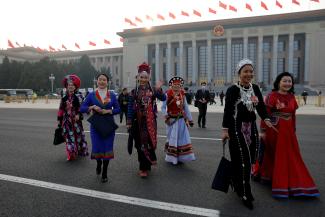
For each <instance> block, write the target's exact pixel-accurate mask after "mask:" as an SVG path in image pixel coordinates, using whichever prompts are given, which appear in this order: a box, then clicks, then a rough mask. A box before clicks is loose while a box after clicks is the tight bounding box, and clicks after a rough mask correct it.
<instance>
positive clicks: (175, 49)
mask: <svg viewBox="0 0 325 217" xmlns="http://www.w3.org/2000/svg"><path fill="white" fill-rule="evenodd" d="M174 56H175V57H179V47H175V48H174Z"/></svg>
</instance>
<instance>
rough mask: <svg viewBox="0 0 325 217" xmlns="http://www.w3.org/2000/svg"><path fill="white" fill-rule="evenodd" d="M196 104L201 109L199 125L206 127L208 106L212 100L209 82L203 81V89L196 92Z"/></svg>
mask: <svg viewBox="0 0 325 217" xmlns="http://www.w3.org/2000/svg"><path fill="white" fill-rule="evenodd" d="M195 101H196V105H197V107H198V109H199V117H198V126H199V127H202V128H206V114H207V108H208V102H209V101H210V93H209V91H208V90H207V83H206V82H202V83H201V89H199V90H198V91H197V92H196V94H195Z"/></svg>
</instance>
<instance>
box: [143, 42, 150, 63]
mask: <svg viewBox="0 0 325 217" xmlns="http://www.w3.org/2000/svg"><path fill="white" fill-rule="evenodd" d="M148 49H149V46H148V44H145V45H144V61H145V62H146V63H148V62H149V58H148Z"/></svg>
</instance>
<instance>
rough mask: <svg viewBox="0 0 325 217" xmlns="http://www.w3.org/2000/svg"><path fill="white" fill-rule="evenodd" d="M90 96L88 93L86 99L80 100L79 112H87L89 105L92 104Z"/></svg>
mask: <svg viewBox="0 0 325 217" xmlns="http://www.w3.org/2000/svg"><path fill="white" fill-rule="evenodd" d="M91 96H92V93H90V94H88V96H87V97H86V99H85V100H84V101H83V102H82V104H81V106H80V112H81V113H87V112H88V108H89V106H92V105H93V103H92V100H91Z"/></svg>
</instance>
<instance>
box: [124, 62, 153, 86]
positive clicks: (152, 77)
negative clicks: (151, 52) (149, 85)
mask: <svg viewBox="0 0 325 217" xmlns="http://www.w3.org/2000/svg"><path fill="white" fill-rule="evenodd" d="M150 65H151V82H153V84H154V83H155V82H156V64H155V63H151V64H150ZM130 79H131V78H130Z"/></svg>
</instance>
